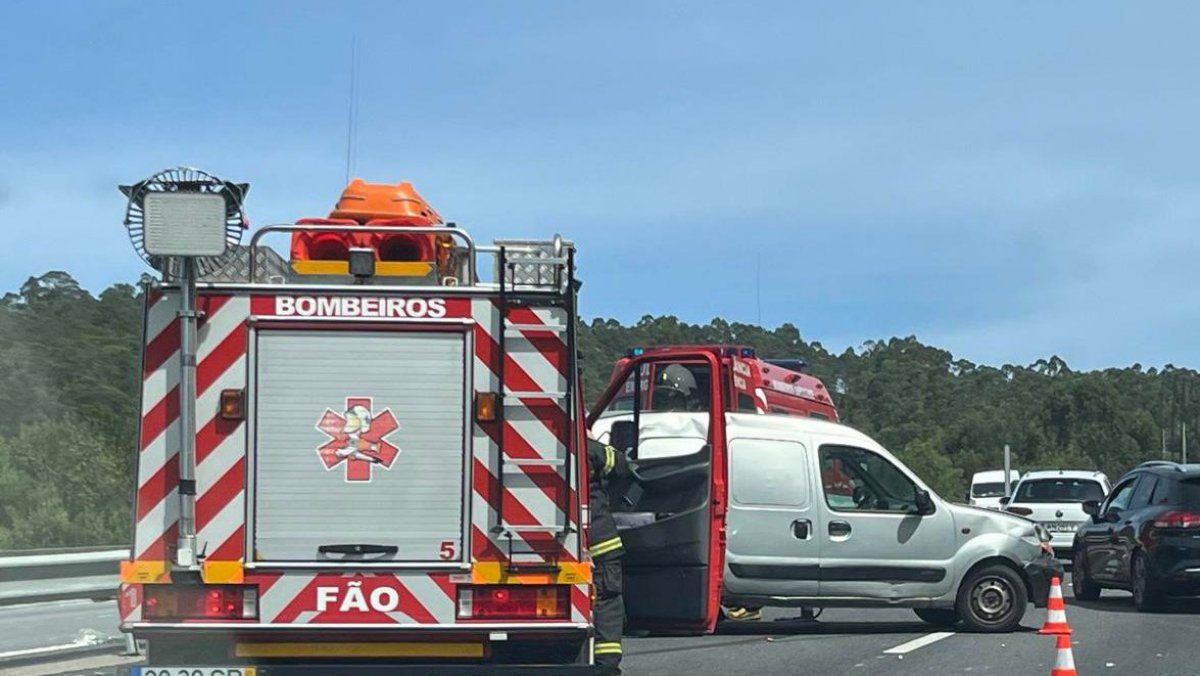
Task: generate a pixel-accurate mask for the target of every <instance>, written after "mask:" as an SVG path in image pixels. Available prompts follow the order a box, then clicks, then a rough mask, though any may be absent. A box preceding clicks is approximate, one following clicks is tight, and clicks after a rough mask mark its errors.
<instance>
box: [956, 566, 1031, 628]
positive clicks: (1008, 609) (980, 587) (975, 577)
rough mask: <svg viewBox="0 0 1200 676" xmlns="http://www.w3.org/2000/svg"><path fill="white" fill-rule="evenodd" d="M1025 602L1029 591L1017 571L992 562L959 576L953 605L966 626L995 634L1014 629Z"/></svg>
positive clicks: (1021, 614) (1026, 603) (1019, 622)
mask: <svg viewBox="0 0 1200 676" xmlns="http://www.w3.org/2000/svg"><path fill="white" fill-rule="evenodd" d="M1028 605H1029V592H1028V591H1027V590H1026V589H1025V581H1024V580H1022V579H1021V576H1020V575H1019V574H1018V573H1017V571H1015V570H1013V569H1012V568H1009V567H1008V566H1005V565H1003V564H993V565H990V566H984V567H982V568H980V569H979V570H976V571H974V572H972V573H971V574H970V575H968V576H967V579H965V580H963V583H962V586H960V587H959V588H958V601H957V602H956V603H955V606H954V607H955V610H957V611H958V617H959V619H961V620H962V623H963V625H964V626H965V627H966V628H967V629H968V630H970V631H974V632H980V633H988V634H995V633H1002V632H1009V631H1012V630H1013V629H1016V628H1017V626H1018V625H1020V624H1021V618H1023V617H1025V610H1026V606H1028Z"/></svg>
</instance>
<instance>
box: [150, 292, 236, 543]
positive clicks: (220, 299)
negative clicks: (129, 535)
mask: <svg viewBox="0 0 1200 676" xmlns="http://www.w3.org/2000/svg"><path fill="white" fill-rule="evenodd" d="M148 303H149V307H148V308H147V312H146V325H145V336H146V347H145V354H144V357H143V362H144V363H143V369H142V420H141V430H140V434H139V439H140V448H141V451H140V453H139V454H138V479H139V481H138V492H137V503H136V504H137V507H136V527H135V531H134V550H135V552H136V555H135V557H134V558H135V559H139V560H151V561H161V560H165V559H167V558H169V557H168V549H169V547H170V545H172V544H173V542H174V539H175V537H176V535H177V533H178V519H179V502H178V493H177V491H178V488H179V457H178V452H179V320H178V318H177V317H175V311H176V308H177V307H178V301H177V296H174V295H166V294H156V295H155V296H154V297H151V298H149V299H148ZM197 304H198V307H199V309H200V311H201V312H202V313H203V318H202V319H201V321H200V326H199V329H198V331H197V354H196V357H197V367H196V409H195V410H196V494H197V496H198V497H197V501H196V530H197V546H198V547H199V551H201V552H203V553H204V554H205V555H206V556H207V558H208V559H209V560H213V561H217V560H222V561H236V560H238V559H240V558H242V550H243V544H242V537H241V532H242V525H243V522H244V520H245V516H244V514H243V511H244V509H243V503H242V495H243V492H244V489H245V471H244V469H245V456H246V436H245V434H244V432H243V425H242V423H241V422H240V421H234V422H230V421H226V420H221V419H220V418H218V417H217V410H218V406H219V398H220V393H221V390H223V389H228V388H237V389H241V388H244V387H245V386H246V331H247V327H246V319H247V318H248V317H249V314H250V301H249V299H248V298H247V297H245V296H232V295H205V296H201V297H200V298H199V299H198V301H197Z"/></svg>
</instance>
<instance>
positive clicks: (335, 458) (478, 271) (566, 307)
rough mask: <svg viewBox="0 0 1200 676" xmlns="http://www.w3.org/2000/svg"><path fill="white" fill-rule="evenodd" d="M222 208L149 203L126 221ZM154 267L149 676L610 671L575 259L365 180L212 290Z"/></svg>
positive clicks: (139, 631)
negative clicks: (595, 577)
mask: <svg viewBox="0 0 1200 676" xmlns="http://www.w3.org/2000/svg"><path fill="white" fill-rule="evenodd" d="M207 185H211V184H210V183H204V182H203V181H201V180H199V179H194V178H193V179H186V180H184V179H180V180H176V181H174V182H170V181H163V180H157V179H156V180H148V181H144V182H142V183H139V184H137V185H133V186H126V187H125V188H123V191H124V192H125V193H126V195H127V196H128V197H129V199H130V209H129V213H130V214H132V215H133V216H132V217H131V218H130V220H127V223H128V222H136V223H138V224H139V228H140V227H142V225H141V223H142V217H143V216H144V221H145V223H144V230H141V229H139V230H138V232H137V237H144V238H146V241H149V238H150V237H152V236H158V235H157V234H156V231H154V230H153V229H152V228H154V227H160V228H161V227H165V226H162V224H161V223H159V224H156V223H155V221H154V218H152V217H151V211H152V208H151V207H152V206H154V200H156V199H158V197H156V196H161V195H164V194H167V195H169V194H176V193H186V192H187V191H189V190H201V192H203V190H204V189H205V186H207ZM245 188H246V186H244V185H243V186H240V187H239V186H235V185H233V184H229V185H226V186H224V187H221V188H220V189H219V190H218V192H219V193H221V194H228V193H231V192H233V193H237V192H238V191H239V190H240V191H241V192H240V193H239V194H244V191H245ZM210 192H212V191H210ZM197 204H199V203H197ZM183 206H185V207H186V206H188V205H187V204H183ZM200 206H203V205H202V204H201V205H200ZM239 211H240V204H233V203H231V204H230V208H229V214H230V218H231V219H233V220H237V219H238V218H239ZM233 220H231V222H233ZM236 226H237V227H243V228H244V227H245V225H244V219H243V220H242V221H239V222H238V224H236ZM231 227H234V226H231ZM131 232H132V229H131ZM137 237H135V242H136V241H138V240H137ZM271 238H275V239H278V240H282V241H284V242H286V244H287V246H286V248H283V249H282V251H278V252H277V251H276V249H273V248H272V247H270V246H268V245H267V243H266V241H267V240H269V239H271ZM147 260H148V261H150V262H151V263H152V264H155V265H156V266H157V267H159V268H160V270H161V271H162V275H161V278H160V279H158V280H156V281H154V282H152V283H150V284H149V285H148V288H147V289H146V293H145V298H146V301H145V315H144V324H143V337H144V340H143V347H142V368H141V379H142V386H141V419H140V425H139V434H138V450H137V460H136V466H137V481H136V486H137V488H136V496H135V500H134V504H135V507H134V516H135V529H134V531H135V532H134V540H133V548H132V556H131V558H130V560H128V561H126V562H124V563H123V565H122V570H121V578H122V584H121V588H120V593H119V609H120V622H121V629H122V631H124V632H127V633H131V634H132V635H133V636H134V637H135V638H136V639H138V640H139V641H141V642H143V645H144V646H145V647H146V649H147V651H146V662H145V664H144V665H140V666H136V667H133V668H132V669H131V671H132V673H134V674H138V675H140V676H166V675H168V674H170V675H172V676H174V675H175V674H187V675H189V676H217V675H220V676H234V675H237V676H255V675H256V674H257V675H258V676H266V675H270V676H276V675H279V676H286V675H289V674H372V673H380V674H382V673H388V674H396V673H408V671H405V670H409V671H411V673H420V674H434V673H454V674H466V673H475V671H479V672H485V671H486V673H489V674H497V673H529V672H530V670H540V671H544V672H546V673H559V672H564V673H574V672H576V671H580V670H582V671H587V670H588V669H589V665H591V664H592V662H593V656H592V642H593V639H592V624H591V599H592V587H591V565H590V561H589V560H588V559H587V555H586V552H587V546H586V544H587V543H586V541H585V538H586V535H585V532H584V527H585V525H586V523H587V505H586V495H585V493H586V491H584V490H581V489H580V487H585V486H586V485H587V481H586V476H585V472H586V466H585V465H586V463H584V462H581V461H580V458H581V457H583V456H582V455H581V452H580V451H581V449H582V448H583V446H582V444H583V435H582V430H583V428H582V413H581V410H582V409H581V400H580V395H579V389H578V378H577V375H576V374H577V362H576V347H575V341H576V334H575V326H576V290H577V288H578V281H577V280H576V276H575V248H574V246H573V245H572V243H571V242H569V241H566V240H563V239H561V238H560V237H557V236H555V237H553V238H547V239H544V240H530V239H520V240H500V241H496V242H495V243H493V244H488V245H485V244H481V243H478V242H476V241H475V240H474V239H473V238H472V237H471V235H470V234H469V233H468V232H467V231H466V230H465V229H463V228H459V227H457V226H455V225H454V224H453V223H445V222H443V220H442V218H441V216H440V215H439V214H438V213H437V211H435V210H434V209H433V208H432V207H431V206H430V205H429V204H428V202H426V201H425V200H424V199H423V198H422V197H421V195H420V194H419V193H417V191H416V190H415V189H414V188H413V187H412V185H411V184H409V183H400V184H394V185H388V184H371V183H365V182H363V181H361V180H358V179H356V180H355V181H353V182H352V183H350V184H349V185H348V186H347V187H346V189H345V191H344V192H343V193H342V195H341V197H340V199H339V200H338V201H337V204H336V206H335V208H334V209H333V211H332V212H331V213H330V214H329V215H328V216H324V217H318V218H303V219H300V220H297V221H295V222H294V223H286V224H280V225H268V226H265V227H260V228H258V229H257V230H256V231H255V232H254V233H253V236H252V237H251V238H250V239H249V243H248V245H247V246H238V247H236V249H233V250H231V251H230V252H229V255H228V256H226V257H225V258H224V259H222V265H219V266H218V265H208V264H204V265H200V264H197V265H196V266H195V267H193V268H192V269H193V270H194V271H195V272H196V274H197V277H196V278H195V280H194V283H192V284H191V285H189V284H186V283H185V281H186V279H185V278H184V277H183V276H182V274H181V273H180V268H179V267H178V266H175V267H173V264H164V263H163V260H165V259H159V258H155V257H152V256H149V257H147ZM201 262H203V261H201ZM210 262H211V261H210ZM187 307H194V311H190V312H191V314H189V311H181V308H187ZM189 319H190V320H194V321H195V323H196V326H197V328H196V331H195V336H194V341H193V340H192V339H191V338H188V336H189V330H187V325H186V324H184V323H183V322H184V321H185V320H189ZM188 362H193V364H192V365H193V366H194V369H193V370H192V371H191V372H189V371H188V370H187V368H186V367H187V364H188ZM189 373H191V374H192V375H187V374H189ZM181 374H184V375H181ZM181 392H194V397H187V395H181ZM185 398H187V402H186V403H185V402H184V401H183V400H184V399H185ZM181 410H185V411H190V412H191V413H192V415H191V416H187V415H183V414H181ZM189 417H190V418H192V419H191V420H190V421H188V420H186V418H189ZM186 439H190V443H188V444H185V443H184V440H186ZM185 447H186V448H187V449H188V450H187V452H186V453H182V452H181V449H183V448H185ZM506 670H508V671H507V672H506Z"/></svg>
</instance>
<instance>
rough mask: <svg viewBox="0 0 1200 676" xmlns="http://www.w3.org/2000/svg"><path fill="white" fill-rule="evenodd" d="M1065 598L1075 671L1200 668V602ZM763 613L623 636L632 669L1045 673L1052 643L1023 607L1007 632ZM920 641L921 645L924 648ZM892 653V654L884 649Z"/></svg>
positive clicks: (861, 613)
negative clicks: (694, 633) (680, 632)
mask: <svg viewBox="0 0 1200 676" xmlns="http://www.w3.org/2000/svg"><path fill="white" fill-rule="evenodd" d="M1066 596H1067V619H1068V621H1069V622H1070V624H1071V627H1072V628H1073V629H1074V632H1075V633H1074V635H1073V636H1072V644H1073V646H1072V649H1073V651H1074V655H1075V664H1076V667H1077V669H1078V670H1079V673H1080V674H1083V675H1084V676H1087V675H1088V674H1111V675H1113V676H1116V675H1118V674H1136V675H1137V676H1197V675H1200V601H1188V602H1185V603H1178V604H1175V605H1173V606H1172V608H1171V609H1170V610H1169V612H1166V613H1162V614H1155V615H1144V614H1139V613H1136V612H1135V611H1134V609H1133V602H1132V598H1131V597H1130V595H1129V594H1126V593H1122V592H1113V591H1106V592H1104V595H1103V596H1102V597H1101V598H1100V600H1099V601H1097V602H1094V603H1088V604H1086V605H1083V604H1079V603H1077V602H1075V600H1074V599H1073V598H1071V593H1070V591H1069V590H1068V591H1066ZM790 614H791V615H794V614H792V613H789V612H787V611H772V612H768V614H767V617H766V619H765V621H763V622H760V623H753V624H736V625H733V626H730V627H727V628H722V630H721V631H719V632H718V633H717V635H715V636H705V637H701V638H645V639H629V640H628V641H627V647H626V653H627V656H626V667H627V669H626V672H627V673H628V674H629V676H649V675H651V674H654V675H658V674H662V675H664V676H666V675H668V674H680V675H683V674H687V675H689V676H695V675H698V674H720V673H730V674H735V673H736V674H754V675H756V676H757V675H761V676H767V675H772V676H774V675H776V674H778V675H780V676H783V675H785V674H787V675H791V674H864V675H866V674H887V675H888V676H907V675H910V674H911V675H916V674H1004V675H1005V676H1024V675H1026V674H1028V675H1029V676H1046V674H1049V673H1050V668H1051V666H1052V665H1053V664H1054V659H1055V640H1054V637H1052V636H1041V635H1039V634H1038V633H1037V628H1038V627H1040V626H1041V623H1042V621H1043V620H1044V619H1045V611H1044V610H1034V609H1033V608H1030V611H1029V613H1028V614H1027V615H1026V617H1025V621H1024V623H1023V625H1024V626H1023V628H1022V630H1021V631H1018V632H1015V633H1012V634H1004V635H983V634H967V633H948V632H941V631H940V630H938V629H936V628H931V627H930V626H929V625H926V624H924V623H923V622H921V621H920V620H918V619H917V617H916V615H914V614H913V613H912V611H911V610H900V609H889V610H827V611H825V613H824V614H822V615H821V617H820V618H819V619H818V620H817V621H816V622H804V621H799V620H788V619H786V618H787V617H788V616H789V615H790ZM922 644H924V645H922ZM889 651H891V652H889Z"/></svg>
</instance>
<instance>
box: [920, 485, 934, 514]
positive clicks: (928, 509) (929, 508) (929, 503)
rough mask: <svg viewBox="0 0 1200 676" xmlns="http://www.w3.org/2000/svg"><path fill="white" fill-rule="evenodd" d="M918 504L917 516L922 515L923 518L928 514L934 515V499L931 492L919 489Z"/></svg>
mask: <svg viewBox="0 0 1200 676" xmlns="http://www.w3.org/2000/svg"><path fill="white" fill-rule="evenodd" d="M916 503H917V514H920V515H922V516H924V515H926V514H933V512H934V506H933V497H932V496H930V495H929V491H927V490H925V489H924V488H918V489H917V499H916Z"/></svg>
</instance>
